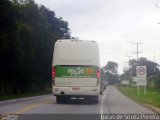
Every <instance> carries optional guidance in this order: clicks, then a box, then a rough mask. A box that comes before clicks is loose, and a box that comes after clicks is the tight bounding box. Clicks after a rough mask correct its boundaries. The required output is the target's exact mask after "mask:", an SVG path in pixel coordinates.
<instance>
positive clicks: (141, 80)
mask: <svg viewBox="0 0 160 120" xmlns="http://www.w3.org/2000/svg"><path fill="white" fill-rule="evenodd" d="M136 75H137V77H136V79H137V80H136V81H137V86H138V96H139V86H144V94H145V95H146V85H147V70H146V66H137V67H136Z"/></svg>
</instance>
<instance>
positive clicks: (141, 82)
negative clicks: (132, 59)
mask: <svg viewBox="0 0 160 120" xmlns="http://www.w3.org/2000/svg"><path fill="white" fill-rule="evenodd" d="M136 81H137V86H146V85H147V80H146V78H138V77H137V78H136Z"/></svg>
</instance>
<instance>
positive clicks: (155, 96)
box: [118, 87, 160, 107]
mask: <svg viewBox="0 0 160 120" xmlns="http://www.w3.org/2000/svg"><path fill="white" fill-rule="evenodd" d="M118 90H119V91H120V92H122V93H123V94H124V95H125V96H127V97H129V98H131V99H133V100H135V101H137V102H139V103H143V104H144V103H146V104H150V105H153V106H156V107H160V91H157V89H155V88H147V94H146V95H144V89H143V87H140V94H139V96H138V94H137V87H118Z"/></svg>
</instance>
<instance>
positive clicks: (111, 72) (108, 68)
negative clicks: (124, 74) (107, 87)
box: [103, 61, 118, 84]
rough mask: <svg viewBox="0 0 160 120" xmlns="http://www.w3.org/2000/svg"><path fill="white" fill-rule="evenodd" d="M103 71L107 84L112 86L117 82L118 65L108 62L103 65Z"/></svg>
mask: <svg viewBox="0 0 160 120" xmlns="http://www.w3.org/2000/svg"><path fill="white" fill-rule="evenodd" d="M103 69H105V72H106V79H107V80H108V84H114V83H117V82H118V75H117V73H118V64H117V63H116V62H113V61H108V63H107V65H105V66H104V67H103Z"/></svg>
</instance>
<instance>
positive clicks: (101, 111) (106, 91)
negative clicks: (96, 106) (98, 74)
mask: <svg viewBox="0 0 160 120" xmlns="http://www.w3.org/2000/svg"><path fill="white" fill-rule="evenodd" d="M104 93H105V94H104V95H103V97H102V101H101V110H100V114H101V120H103V117H102V116H103V113H104V111H103V101H104V99H105V97H106V95H107V94H108V87H107V89H106V90H105V91H104Z"/></svg>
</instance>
